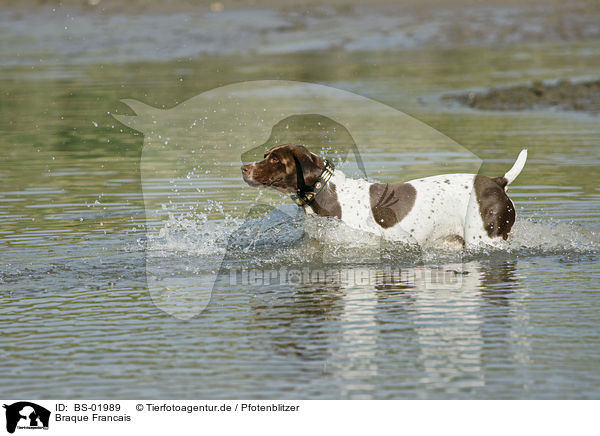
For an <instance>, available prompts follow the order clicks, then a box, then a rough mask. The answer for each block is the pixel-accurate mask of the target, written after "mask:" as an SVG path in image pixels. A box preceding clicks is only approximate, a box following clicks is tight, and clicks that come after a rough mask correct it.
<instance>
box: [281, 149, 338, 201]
mask: <svg viewBox="0 0 600 436" xmlns="http://www.w3.org/2000/svg"><path fill="white" fill-rule="evenodd" d="M334 171H335V166H334V165H333V164H332V163H331V162H330V161H328V160H327V159H325V166H324V167H323V170H322V171H321V174H319V177H318V178H317V181H316V182H315V183H314V184H313V185H312V186H305V187H304V189H298V191H297V192H296V194H292V196H291V197H292V200H294V201H295V202H296V204H297V205H298V206H300V207H302V206H310V205H311V203H312V202H313V201H315V198H316V197H317V195H319V192H321V191H322V190H323V189H324V188H325V186H326V185H327V182H329V180H330V179H331V177H332V176H333V172H334Z"/></svg>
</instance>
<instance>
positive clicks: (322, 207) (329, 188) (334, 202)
mask: <svg viewBox="0 0 600 436" xmlns="http://www.w3.org/2000/svg"><path fill="white" fill-rule="evenodd" d="M345 180H346V176H345V175H344V173H342V172H341V171H339V170H337V169H336V170H334V172H333V176H332V177H331V179H330V180H329V182H327V185H326V186H325V188H323V189H322V190H321V192H319V193H318V194H317V195H316V196H315V198H314V200H313V202H312V203H311V204H310V205H304V206H303V209H304V210H305V211H306V212H309V213H310V212H312V213H315V214H317V215H319V216H325V217H327V216H332V217H337V218H339V219H341V218H342V208H341V205H340V203H339V201H338V196H337V192H336V189H337V187H338V186H341V185H342V184H343V183H344V181H345Z"/></svg>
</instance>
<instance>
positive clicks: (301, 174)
mask: <svg viewBox="0 0 600 436" xmlns="http://www.w3.org/2000/svg"><path fill="white" fill-rule="evenodd" d="M292 157H293V159H294V163H295V164H296V180H297V183H298V189H304V188H305V187H306V186H307V185H311V184H312V183H314V182H315V181H316V180H317V178H318V177H319V174H320V172H321V169H322V167H323V166H324V165H325V163H324V162H323V159H321V158H320V157H319V156H317V155H316V154H314V153H311V151H310V150H309V149H308V148H306V147H305V146H303V145H295V146H294V147H293V149H292Z"/></svg>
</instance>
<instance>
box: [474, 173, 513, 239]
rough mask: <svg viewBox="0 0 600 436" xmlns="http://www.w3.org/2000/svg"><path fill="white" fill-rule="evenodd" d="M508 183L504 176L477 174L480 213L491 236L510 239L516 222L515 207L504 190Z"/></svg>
mask: <svg viewBox="0 0 600 436" xmlns="http://www.w3.org/2000/svg"><path fill="white" fill-rule="evenodd" d="M506 184H507V182H506V179H505V178H504V177H496V178H494V179H490V178H489V177H486V176H480V175H477V176H475V182H474V187H475V195H476V198H477V204H479V214H480V215H481V219H482V220H483V226H484V228H485V231H486V232H487V234H488V236H489V237H490V238H494V237H499V236H502V239H504V240H506V239H508V234H509V233H510V230H511V229H512V226H513V224H514V223H515V217H516V213H515V207H514V205H513V203H512V201H511V200H510V198H508V195H506V192H504V188H505V187H506Z"/></svg>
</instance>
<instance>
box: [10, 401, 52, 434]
mask: <svg viewBox="0 0 600 436" xmlns="http://www.w3.org/2000/svg"><path fill="white" fill-rule="evenodd" d="M4 408H5V409H6V431H8V432H9V433H14V432H15V430H16V429H17V428H19V429H44V430H47V429H48V424H49V422H50V411H49V410H48V409H46V408H44V407H42V406H38V405H37V404H35V403H30V402H28V401H19V402H17V403H13V404H11V405H10V406H7V405H6V404H5V405H4Z"/></svg>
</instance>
